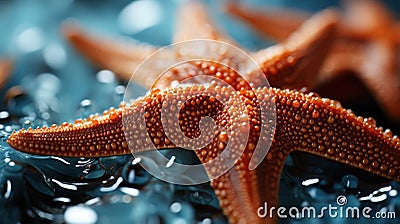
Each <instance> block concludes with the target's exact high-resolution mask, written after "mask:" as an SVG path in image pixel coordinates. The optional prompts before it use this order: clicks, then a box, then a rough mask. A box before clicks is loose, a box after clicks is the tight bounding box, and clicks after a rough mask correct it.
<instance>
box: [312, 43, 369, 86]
mask: <svg viewBox="0 0 400 224" xmlns="http://www.w3.org/2000/svg"><path fill="white" fill-rule="evenodd" d="M364 54H365V46H363V44H360V43H355V42H353V41H346V40H341V41H335V42H334V43H333V46H332V48H331V50H330V52H329V54H328V56H327V58H326V60H325V62H324V64H323V66H322V68H321V70H320V72H319V75H318V84H324V83H327V82H329V81H331V80H332V79H335V78H337V77H338V76H341V75H345V74H346V73H347V72H353V73H356V74H359V73H360V72H361V68H360V65H361V64H362V63H363V60H364V57H365V56H364Z"/></svg>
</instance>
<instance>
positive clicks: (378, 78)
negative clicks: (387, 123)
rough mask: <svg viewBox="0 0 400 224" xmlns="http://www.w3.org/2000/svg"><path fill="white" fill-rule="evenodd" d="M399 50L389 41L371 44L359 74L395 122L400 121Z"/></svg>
mask: <svg viewBox="0 0 400 224" xmlns="http://www.w3.org/2000/svg"><path fill="white" fill-rule="evenodd" d="M397 60H398V58H397V48H396V46H394V45H393V43H390V42H387V41H380V42H379V41H375V42H374V43H371V44H369V47H368V48H367V51H366V53H365V57H364V61H363V63H362V66H361V72H360V73H359V77H360V79H361V80H362V81H363V83H364V84H365V85H366V86H367V87H368V89H369V90H370V91H371V93H372V94H373V96H374V97H375V99H376V100H377V101H378V102H379V103H380V104H381V106H382V107H383V108H384V110H385V112H386V114H387V115H388V116H389V117H391V118H392V119H394V120H400V75H399V72H398V69H399V68H398V67H396V66H397V63H396V61H397Z"/></svg>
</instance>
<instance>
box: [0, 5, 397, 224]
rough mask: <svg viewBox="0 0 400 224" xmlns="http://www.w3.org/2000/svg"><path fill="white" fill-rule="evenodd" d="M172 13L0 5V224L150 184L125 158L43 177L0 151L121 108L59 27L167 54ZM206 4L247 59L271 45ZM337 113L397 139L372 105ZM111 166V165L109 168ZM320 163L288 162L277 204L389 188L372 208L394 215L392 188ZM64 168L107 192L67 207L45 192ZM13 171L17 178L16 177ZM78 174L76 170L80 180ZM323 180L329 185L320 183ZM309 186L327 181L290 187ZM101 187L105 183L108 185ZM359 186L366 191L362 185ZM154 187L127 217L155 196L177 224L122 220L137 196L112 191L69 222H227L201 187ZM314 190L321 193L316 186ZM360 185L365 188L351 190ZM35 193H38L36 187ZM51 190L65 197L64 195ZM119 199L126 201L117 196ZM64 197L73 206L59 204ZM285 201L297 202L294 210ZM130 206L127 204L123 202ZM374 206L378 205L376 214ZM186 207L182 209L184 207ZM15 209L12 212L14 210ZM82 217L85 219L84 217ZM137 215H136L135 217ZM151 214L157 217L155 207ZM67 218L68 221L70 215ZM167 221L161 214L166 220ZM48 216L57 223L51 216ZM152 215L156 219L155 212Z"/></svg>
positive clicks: (102, 76)
mask: <svg viewBox="0 0 400 224" xmlns="http://www.w3.org/2000/svg"><path fill="white" fill-rule="evenodd" d="M241 2H242V3H243V4H247V5H250V6H262V7H264V8H270V7H283V8H292V9H300V10H306V11H311V12H313V11H317V10H320V9H322V8H325V7H327V6H331V5H334V6H338V5H339V3H340V1H333V0H329V1H312V0H309V1H297V0H271V1H262V0H252V1H250V0H248V1H241ZM384 2H385V4H386V5H387V6H388V7H389V8H390V9H391V10H392V11H393V13H396V12H400V4H399V3H398V1H396V0H390V1H389V0H387V1H384ZM180 3H181V1H179V0H167V1H163V0H159V1H156V0H140V1H128V0H120V1H112V0H106V1H96V0H64V1H55V0H31V1H25V0H15V1H11V0H0V58H11V59H12V61H13V63H14V66H13V70H12V76H11V78H10V79H9V81H8V83H7V84H6V86H5V87H4V88H3V89H2V90H1V92H0V99H1V101H0V102H1V103H0V122H1V124H0V130H1V131H2V132H1V133H2V138H1V139H2V144H1V151H2V152H3V154H2V155H1V156H0V158H1V159H3V160H4V163H2V164H1V165H0V184H1V188H2V192H5V193H3V194H2V196H1V197H0V199H1V200H0V204H1V205H2V207H0V210H1V211H0V214H2V215H3V216H2V219H3V220H2V221H4V222H9V221H10V222H16V221H21V220H22V221H25V222H36V221H37V222H51V220H52V221H53V222H58V223H63V222H66V221H68V220H66V219H65V218H64V217H63V214H64V210H65V208H66V206H65V205H66V204H67V205H70V204H74V203H75V204H76V203H77V202H86V203H87V201H88V200H89V199H91V198H95V199H96V198H97V196H99V195H107V194H106V193H107V192H108V191H107V190H104V189H103V191H102V190H101V189H100V187H104V186H103V185H107V184H108V185H107V187H110V186H113V184H115V183H116V182H117V181H118V180H119V178H118V176H119V175H122V176H123V181H125V182H126V183H127V186H129V187H132V186H131V185H129V183H130V181H129V180H130V179H129V174H130V172H131V171H132V170H134V171H135V172H134V176H135V178H136V179H135V178H134V179H135V180H134V181H138V182H135V183H134V184H133V185H134V186H136V187H137V186H141V187H143V186H145V185H146V184H148V182H149V181H150V177H148V176H147V174H145V173H144V171H143V170H141V168H140V167H136V166H134V165H130V164H131V162H132V161H131V160H130V159H131V158H128V157H123V158H120V159H119V160H115V158H114V160H112V162H111V160H106V159H105V160H85V161H83V162H82V160H72V161H67V163H65V162H63V161H61V162H60V160H57V161H58V162H54V161H52V162H49V160H46V166H45V167H43V164H41V165H39V163H41V161H42V158H40V157H27V156H25V155H21V154H18V153H16V152H15V151H13V150H12V149H10V148H9V147H8V146H7V145H6V143H4V141H5V139H6V137H7V135H8V134H9V132H10V131H11V130H12V129H18V128H20V127H30V126H35V125H42V124H45V125H48V124H52V123H61V122H62V121H72V120H74V119H75V118H77V117H82V116H87V115H89V114H91V113H94V112H101V111H103V110H104V109H106V108H108V107H109V106H117V105H118V103H119V102H120V101H121V100H122V96H123V90H124V83H122V82H120V81H119V80H117V79H116V78H115V77H114V75H113V74H112V73H110V72H109V71H104V70H103V71H102V70H99V69H98V68H95V67H94V66H92V65H91V64H90V63H88V62H87V61H86V60H85V59H84V58H83V57H82V56H81V55H79V54H78V53H77V52H76V51H75V50H73V49H72V48H71V47H70V45H69V44H68V43H67V42H66V41H65V39H64V38H63V37H62V35H61V32H60V28H61V25H62V23H63V22H64V21H66V20H71V19H72V20H76V21H78V22H79V24H80V25H81V26H82V27H83V28H85V29H86V31H87V32H89V33H92V34H96V35H98V36H111V37H112V36H124V37H127V38H134V39H135V40H139V41H142V42H147V43H150V44H154V45H168V44H169V43H170V41H171V36H172V33H173V27H174V13H175V11H176V7H177V6H178V5H179V4H180ZM206 3H207V6H208V8H209V12H210V15H211V17H212V18H213V19H214V21H215V24H216V25H217V26H218V27H219V28H220V29H221V30H223V31H225V32H226V33H228V34H229V35H230V36H232V37H233V39H235V40H237V41H238V42H239V43H240V44H242V46H244V47H246V48H247V49H250V50H256V49H260V48H264V47H266V46H269V45H271V44H272V42H269V41H267V40H266V39H264V38H262V37H261V36H259V35H257V34H256V33H255V32H254V31H253V30H252V29H251V28H249V27H248V26H246V25H245V24H244V23H242V22H240V21H238V20H236V19H234V18H232V17H230V16H229V15H227V14H224V13H223V7H224V1H206ZM13 86H19V87H18V88H19V90H22V91H23V92H18V91H11V93H10V88H11V87H13ZM6 93H8V95H6ZM21 96H22V97H21ZM4 99H6V100H4ZM4 102H6V103H4ZM346 107H350V108H352V109H354V110H355V111H356V114H358V115H364V116H367V115H373V116H374V117H376V118H377V119H378V124H380V125H384V127H385V128H389V127H390V128H392V129H393V130H394V132H395V134H396V133H397V134H399V126H398V124H394V123H391V122H390V121H387V120H386V119H385V118H384V117H383V116H381V115H380V114H379V113H380V112H379V110H376V109H375V108H376V107H377V105H376V104H374V102H371V101H370V100H368V99H367V100H366V101H365V102H364V101H363V102H361V103H357V102H355V103H354V104H353V105H346ZM370 111H372V112H370ZM369 113H372V114H369ZM47 159H49V158H47ZM51 159H54V158H51ZM127 161H128V162H127ZM310 161H313V162H310ZM12 162H13V163H12ZM68 163H69V164H68ZM115 163H116V164H117V165H115ZM323 163H324V165H323V166H324V167H325V169H324V167H322V168H318V172H317V171H315V170H313V169H315V167H318V166H321V162H320V161H319V160H315V158H314V157H312V156H311V157H310V156H304V155H300V156H297V157H296V156H294V158H291V157H290V158H289V160H288V161H287V168H286V169H287V171H285V173H284V175H285V177H284V178H286V181H285V182H284V183H285V184H283V185H282V189H283V190H281V191H282V192H283V193H282V195H286V196H287V198H286V200H287V201H286V202H288V201H291V200H292V203H298V204H301V203H302V202H303V201H304V198H308V199H309V200H310V201H313V200H312V199H310V197H311V198H314V199H315V198H326V200H328V201H329V200H333V201H334V199H335V194H333V195H330V193H334V192H341V191H344V190H343V189H341V188H340V187H342V188H346V187H347V188H346V189H347V190H349V189H350V191H352V190H353V191H355V192H356V191H357V190H356V189H357V188H358V187H359V188H360V189H364V190H365V192H373V190H374V189H375V190H376V189H381V187H383V186H382V185H384V186H386V185H388V186H391V188H390V189H389V190H388V191H383V193H382V192H381V193H382V194H386V193H387V195H389V192H391V193H390V194H392V196H391V197H392V198H393V199H391V200H387V201H385V200H384V202H381V201H378V203H377V204H375V206H377V208H383V207H385V206H388V205H391V206H396V205H397V207H395V208H397V210H398V209H399V197H396V195H397V191H396V192H393V191H391V190H394V189H398V188H399V185H398V183H390V184H389V182H387V180H383V179H380V178H377V177H375V176H371V175H367V174H365V173H362V172H359V171H357V170H354V169H353V170H352V169H350V168H347V167H344V166H341V165H338V164H336V163H331V162H326V161H323ZM70 164H74V165H75V167H74V168H76V169H78V170H79V167H82V166H78V165H79V164H86V165H87V166H86V168H87V167H89V168H87V169H86V168H85V169H86V171H85V170H84V171H85V172H86V173H85V175H86V176H85V178H86V179H85V180H88V182H87V183H86V184H88V186H92V185H91V184H92V182H90V181H92V180H95V181H97V182H98V183H99V180H100V182H101V181H103V180H105V179H106V180H107V181H109V182H107V181H106V182H105V183H106V184H104V183H103V184H100V185H94V186H95V187H92V188H90V191H89V190H88V189H86V188H83V189H81V188H79V190H82V191H87V192H89V193H87V194H85V196H84V197H82V198H80V199H79V200H76V198H79V197H81V195H79V196H76V195H75V196H74V194H72V193H71V194H70V193H65V192H68V190H65V186H64V185H60V184H58V185H57V186H54V185H51V183H53V184H54V183H57V182H56V179H57V178H56V177H57V175H58V176H60V175H65V176H68V178H71V176H73V175H72V174H69V173H68V172H69V171H68V166H69V165H70ZM77 164H78V165H77ZM297 164H301V166H302V168H303V169H300V170H299V166H297ZM304 164H305V165H304ZM315 164H319V165H315ZM18 166H19V168H15V167H18ZM104 167H105V168H104ZM121 167H122V168H121ZM310 167H311V168H310ZM56 169H58V171H54V170H56ZM320 170H322V171H323V172H322V171H321V172H322V173H321V172H320ZM44 171H46V172H48V173H50V174H51V175H48V173H46V174H44ZM81 171H82V170H80V171H79V172H81ZM314 171H315V172H314ZM79 172H78V173H79ZM82 172H83V171H82ZM113 172H114V173H113ZM307 172H309V173H307ZM310 173H311V174H310ZM17 174H18V175H19V176H18V175H17ZM356 174H357V175H356ZM91 175H92V176H91ZM124 175H125V176H124ZM126 175H128V176H126ZM329 175H331V176H330V177H329ZM364 175H365V177H364V178H360V176H364ZM315 176H318V177H320V178H321V179H322V178H326V179H325V182H323V181H321V182H320V184H322V187H321V186H316V188H312V187H311V188H307V189H303V188H297V187H299V186H300V187H301V181H304V180H306V179H307V178H314V177H315ZM326 176H328V177H326ZM42 177H43V178H42ZM110 177H113V178H111V179H110ZM18 178H19V179H18ZM41 178H42V179H41ZM48 178H50V179H48ZM140 178H142V179H140ZM359 179H360V180H359ZM60 180H62V178H60ZM89 180H90V181H89ZM338 180H339V181H338ZM365 180H370V181H369V182H368V181H367V182H366V183H365ZM121 181H122V179H121ZM153 181H155V182H152V184H151V185H148V186H150V187H149V188H147V189H150V190H148V192H150V193H147V194H145V195H147V199H143V200H137V202H136V207H135V209H136V210H135V211H134V212H135V214H137V213H139V214H141V213H140V212H142V213H143V212H144V213H145V210H146V209H147V210H149V211H150V210H152V209H153V210H156V209H154V208H153V207H151V208H150V207H148V203H146V202H148V201H149V200H150V199H151V200H153V198H152V197H153V196H154V195H157V196H154V197H155V198H156V199H154V200H156V201H163V202H162V203H164V202H165V204H166V207H165V208H166V209H167V210H168V209H169V210H171V209H172V210H171V211H172V213H174V212H173V211H174V209H175V210H176V209H178V210H179V212H186V213H184V215H182V217H184V218H179V219H176V220H180V222H178V221H176V222H173V220H175V219H174V218H171V217H172V216H171V217H170V216H168V215H165V214H164V213H162V212H161V213H160V214H164V215H165V217H169V218H165V219H164V218H159V216H161V217H164V216H162V215H159V216H156V217H158V218H153V219H151V218H148V219H140V218H138V217H136V216H135V217H133V216H129V214H131V213H130V212H132V207H131V206H127V207H123V206H122V207H118V203H125V202H126V201H125V202H124V200H128V199H129V198H128V199H127V197H125V199H124V195H130V196H132V197H135V196H134V195H137V194H138V193H137V192H136V191H134V190H127V189H128V188H127V189H125V190H121V189H120V191H121V192H122V193H121V192H119V193H118V194H117V195H119V196H118V197H116V198H114V199H113V198H112V196H105V197H102V198H100V199H98V200H99V201H102V200H103V201H104V203H100V204H101V205H99V206H97V204H96V203H97V202H93V201H92V202H91V203H92V204H90V203H89V204H86V205H87V207H85V208H78V210H77V211H78V213H76V214H78V216H79V217H86V216H89V217H92V216H93V212H94V211H93V210H90V209H89V208H93V209H94V210H95V211H96V212H97V215H96V213H94V216H95V217H96V218H95V219H90V220H89V221H88V222H86V223H91V221H93V220H95V221H96V220H98V221H99V222H100V223H107V222H108V221H111V220H113V218H118V219H119V223H123V221H124V220H125V216H124V214H125V215H126V216H127V218H126V220H125V221H127V222H136V223H142V221H143V220H145V221H143V222H146V223H164V222H167V223H185V222H186V221H190V222H202V223H204V224H206V223H211V222H216V223H224V222H226V220H225V219H224V217H223V215H222V214H221V211H220V209H219V208H218V203H217V201H216V199H215V196H214V195H213V193H212V190H210V187H209V186H200V187H193V188H179V187H176V186H175V187H174V186H170V185H166V184H160V183H157V181H156V180H153ZM335 181H336V184H335ZM125 182H123V183H125ZM21 183H24V185H23V186H22V185H21ZM63 183H64V182H63ZM323 183H325V185H324V184H323ZM18 184H20V185H21V186H22V187H21V186H20V188H19V189H18V188H16V189H14V188H13V187H14V186H18ZM130 184H132V183H130ZM362 184H364V185H363V186H359V185H362ZM42 185H43V186H45V187H42ZM11 186H13V187H11ZM85 186H86V185H85ZM117 186H118V185H117ZM338 186H339V187H338ZM24 187H26V188H24ZM303 187H304V186H303ZM396 187H397V188H396ZM58 188H64V191H65V192H64V191H63V190H60V189H58ZM67 188H68V186H67ZM97 188H99V189H100V190H99V189H97ZM10 189H13V190H10ZM42 189H44V190H42ZM46 189H47V190H46ZM48 189H53V190H54V189H58V191H57V190H56V192H58V193H60V192H62V194H61V195H63V197H60V198H61V199H57V200H55V198H57V195H54V193H52V192H51V191H49V190H48ZM93 189H96V190H93ZM129 189H136V188H129ZM138 189H139V187H138ZM321 189H322V190H321ZM110 191H111V190H110ZM123 191H125V193H124V192H123ZM7 192H9V194H7ZM10 192H11V193H10ZM27 192H29V194H30V196H27V195H26V194H28V193H27ZM32 192H33V193H32ZM99 192H101V193H99ZM127 192H129V193H127ZM288 192H290V193H288ZM310 192H311V193H310ZM12 193H13V194H12ZM18 193H20V196H16V195H18ZM7 195H8V196H7ZM10 195H11V196H10ZM22 195H24V196H22ZM65 195H69V196H71V195H72V196H71V197H67V196H65ZM121 195H122V196H121ZM149 195H150V196H149ZM152 195H153V196H152ZM163 195H164V196H165V197H164V196H163ZM174 195H175V196H174ZM176 195H183V196H182V198H183V199H182V198H181V199H182V200H183V201H185V202H182V203H181V204H179V205H176V204H174V206H172V205H173V202H174V201H175V200H176V197H177V196H176ZM310 195H311V196H310ZM355 195H356V194H355ZM6 196H7V197H6ZM74 197H75V198H74ZM293 197H297V198H296V200H294V202H293ZM388 197H389V196H388ZM65 198H67V199H68V200H67V199H65ZM149 198H150V199H149ZM162 198H164V199H162ZM165 198H167V199H165ZM174 198H175V199H174ZM178 198H179V197H178ZM16 200H21V201H25V202H26V201H28V202H32V201H35V200H37V201H43V203H44V202H45V201H46V200H50V201H51V203H50V202H49V203H47V202H46V203H44V204H40V205H38V204H35V203H33V205H32V204H29V203H28V204H27V205H26V207H24V206H22V207H21V204H19V203H17V202H15V201H16ZM129 200H132V198H131V199H129ZM129 200H128V201H129ZM151 200H150V201H151ZM282 200H285V197H283V198H282ZM350 200H353V201H352V203H355V204H356V205H357V203H358V205H359V203H360V202H359V201H358V199H357V198H356V197H355V196H354V197H353V198H350ZM55 201H56V202H57V203H59V204H57V203H56V202H55ZM129 202H130V201H129ZM379 202H381V203H382V204H381V205H380V204H379ZM54 203H55V204H54ZM63 203H64V204H63ZM160 203H161V202H160ZM162 203H161V204H162ZM185 203H187V205H185ZM190 203H191V205H189V204H190ZM196 203H197V204H196ZM324 203H325V201H324V200H323V201H322V202H321V204H324ZM93 204H96V206H97V207H96V206H92V205H93ZM113 204H114V207H113V209H111V210H109V206H113ZM115 204H117V207H115V206H116V205H115ZM125 204H127V203H125ZM30 206H32V207H30ZM146 206H147V207H146ZM171 206H172V207H171ZM176 206H178V207H176ZM18 208H19V209H20V210H18ZM86 208H88V209H89V210H85V209H86ZM138 208H142V209H141V210H140V209H139V210H138ZM160 208H164V207H163V206H160ZM35 209H36V210H35ZM79 209H80V210H79ZM124 209H125V210H124ZM129 209H131V210H129ZM185 209H186V210H185ZM24 211H25V212H24ZM69 211H70V212H71V210H69ZM107 211H108V212H107ZM118 211H119V212H118ZM171 211H169V212H170V213H171ZM199 211H203V213H202V215H200V216H199V215H194V212H196V213H198V212H199ZM29 212H30V213H29ZM46 212H47V213H46ZM72 212H74V211H72ZM85 212H86V213H85ZM102 212H103V213H102ZM25 213H26V214H25ZM175 213H176V212H175ZM49 214H56V215H55V216H51V215H49ZM72 214H75V213H72ZM99 214H103V215H102V216H101V215H100V216H101V218H99V219H97V216H99ZM151 214H153V213H151ZM154 214H158V213H157V212H155V213H154ZM168 214H169V213H168ZM215 214H217V215H215ZM46 215H47V217H46ZM90 215H92V216H90ZM398 215H400V214H398ZM21 217H25V218H21ZM26 217H29V218H26ZM174 217H175V216H174ZM205 217H211V218H205ZM38 220H39V221H38ZM138 220H141V221H138ZM146 220H147V221H146ZM149 220H150V221H149ZM151 220H153V221H151ZM154 220H155V221H154ZM160 220H161V221H160ZM163 220H164V222H163ZM171 220H172V221H171ZM185 220H186V221H185ZM195 220H196V221H195ZM73 221H74V220H72V221H71V220H69V222H70V223H73ZM75 221H76V220H75ZM303 221H304V220H303ZM317 221H318V220H317ZM0 222H1V221H0ZM339 222H345V220H341V221H340V220H339V221H335V222H334V223H339Z"/></svg>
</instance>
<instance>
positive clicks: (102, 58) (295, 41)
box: [64, 2, 337, 89]
mask: <svg viewBox="0 0 400 224" xmlns="http://www.w3.org/2000/svg"><path fill="white" fill-rule="evenodd" d="M177 21H178V23H177V28H176V35H175V37H174V42H175V43H177V42H180V41H185V40H192V39H199V38H200V39H211V40H218V41H223V42H226V43H231V44H233V45H235V46H237V44H236V43H234V41H233V40H231V39H230V38H228V37H226V36H225V35H223V34H222V33H221V32H220V31H218V30H217V29H215V28H214V26H213V25H212V23H211V21H210V20H209V19H208V15H207V13H206V11H205V9H204V8H203V7H202V5H200V4H199V3H197V2H190V3H188V4H185V5H183V7H182V8H181V9H180V10H179V13H178V18H177ZM336 22H337V15H336V12H334V11H333V10H329V11H325V12H322V13H320V14H319V15H316V16H315V17H313V18H311V19H310V20H309V21H307V22H305V23H304V24H303V25H302V26H301V27H300V28H299V29H298V31H297V32H294V33H293V35H291V36H290V37H289V38H288V39H287V40H286V41H285V42H284V43H282V44H280V45H277V46H273V47H271V48H267V49H265V50H261V51H259V52H254V53H251V56H253V57H254V60H256V61H257V63H258V64H259V66H260V67H261V69H262V71H263V72H264V74H265V76H266V77H267V78H268V80H269V82H270V84H271V85H272V86H275V87H284V88H296V89H300V88H302V87H310V86H314V82H315V81H314V80H315V78H314V76H315V74H317V73H316V71H318V69H319V68H320V65H321V64H322V62H323V60H324V59H325V55H326V52H327V51H328V50H329V48H330V42H331V41H332V39H333V38H334V33H335V25H336ZM64 33H65V35H66V37H67V39H68V40H70V42H71V43H72V45H73V46H74V47H75V48H76V49H77V50H78V51H79V52H81V53H82V54H83V55H84V56H85V57H86V58H88V59H89V60H90V61H92V62H93V63H94V64H96V65H98V66H99V67H101V68H106V69H109V70H112V71H114V72H116V73H117V75H119V76H120V77H121V78H122V79H124V80H129V79H130V78H131V77H132V74H133V72H134V71H135V70H136V68H137V67H138V65H140V63H141V62H142V61H143V59H144V58H146V57H147V56H150V55H151V54H152V53H153V52H154V51H155V50H156V48H153V47H149V46H143V45H134V44H122V43H114V42H113V41H110V40H107V39H102V38H94V37H90V36H88V35H86V34H84V33H83V32H81V31H79V29H77V28H76V27H73V26H67V27H66V28H65V32H64ZM188 50H189V53H182V52H187V51H188ZM190 51H191V49H184V51H182V49H179V46H178V47H177V48H171V49H170V51H164V52H165V55H162V56H161V57H160V58H158V59H157V60H158V65H160V64H163V61H165V60H167V61H171V60H173V59H174V58H182V57H193V56H196V55H192V54H191V52H190ZM215 52H216V50H215V49H214V50H213V51H210V50H208V51H206V52H204V53H203V55H202V56H205V55H208V54H215ZM234 59H235V55H230V54H229V52H228V53H226V52H224V53H223V54H221V55H220V56H219V58H218V60H219V62H222V63H225V62H227V63H228V65H229V63H231V64H232V63H240V61H239V62H237V61H235V60H234ZM277 67H279V68H277ZM282 67H283V68H282ZM161 71H162V69H160V67H158V66H157V64H156V65H154V66H153V68H152V69H150V70H149V72H148V73H147V74H146V75H145V76H144V75H135V76H133V81H135V82H136V83H138V84H141V85H143V86H144V87H150V86H152V85H153V82H154V80H155V79H156V78H157V77H158V75H159V74H160V72H161ZM276 71H281V73H280V74H279V77H278V76H277V75H276V74H277V72H276ZM283 71H285V72H283ZM300 74H301V75H300Z"/></svg>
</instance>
